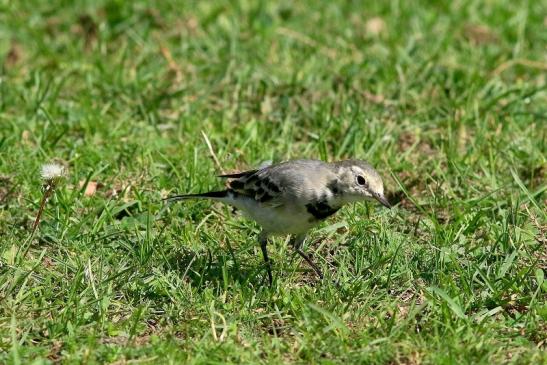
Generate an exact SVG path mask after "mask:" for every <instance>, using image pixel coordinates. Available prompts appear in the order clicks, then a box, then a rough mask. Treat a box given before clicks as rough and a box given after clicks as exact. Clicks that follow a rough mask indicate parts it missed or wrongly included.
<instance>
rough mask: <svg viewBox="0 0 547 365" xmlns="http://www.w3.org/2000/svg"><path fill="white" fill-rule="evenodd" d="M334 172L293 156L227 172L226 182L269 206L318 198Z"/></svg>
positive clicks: (311, 161) (319, 164) (317, 162)
mask: <svg viewBox="0 0 547 365" xmlns="http://www.w3.org/2000/svg"><path fill="white" fill-rule="evenodd" d="M332 175H333V172H332V170H331V169H330V168H329V165H328V164H327V163H325V162H322V161H316V160H294V161H288V162H283V163H280V164H276V165H270V166H267V167H265V168H262V169H259V170H251V171H247V172H242V173H236V174H230V175H227V176H225V177H227V178H234V179H233V180H230V181H229V182H228V186H229V188H230V189H231V190H233V191H234V192H236V193H238V194H241V195H244V196H247V197H250V198H252V199H254V200H256V201H257V202H259V203H262V204H265V205H268V206H273V207H276V206H281V205H285V204H288V203H289V204H303V205H305V203H306V202H309V201H310V200H313V199H318V198H320V196H318V195H320V194H321V192H322V191H323V187H324V186H326V184H327V182H328V180H329V179H332Z"/></svg>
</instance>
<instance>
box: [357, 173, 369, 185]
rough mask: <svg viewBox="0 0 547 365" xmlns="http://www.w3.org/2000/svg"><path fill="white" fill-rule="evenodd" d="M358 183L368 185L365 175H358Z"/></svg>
mask: <svg viewBox="0 0 547 365" xmlns="http://www.w3.org/2000/svg"><path fill="white" fill-rule="evenodd" d="M357 184H359V185H366V184H367V181H366V180H365V178H364V177H362V176H361V175H359V176H357Z"/></svg>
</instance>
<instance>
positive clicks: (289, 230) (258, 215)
mask: <svg viewBox="0 0 547 365" xmlns="http://www.w3.org/2000/svg"><path fill="white" fill-rule="evenodd" d="M218 177H220V178H223V179H227V183H226V189H223V190H218V191H209V192H205V193H198V194H182V195H174V196H170V197H168V198H166V199H164V200H167V201H169V202H174V201H180V200H186V199H210V200H213V201H219V202H222V203H225V204H228V205H230V206H232V207H234V208H235V209H237V210H240V211H242V212H243V214H244V215H246V216H247V217H249V218H251V219H252V220H254V221H256V222H257V223H258V225H259V226H261V227H262V230H261V232H260V233H259V235H258V243H259V244H260V248H261V251H262V256H263V259H264V263H265V265H266V270H267V274H268V279H269V282H270V285H272V283H273V275H272V269H271V261H270V258H269V256H268V250H267V244H268V241H269V238H270V237H272V236H277V235H290V236H291V239H290V241H289V242H290V244H291V245H292V247H293V248H294V250H295V251H296V253H298V255H300V256H301V257H302V258H303V259H304V260H305V261H306V262H307V263H308V264H309V265H310V266H311V268H312V269H313V270H314V271H315V272H316V274H317V276H318V277H319V278H320V279H323V277H324V276H323V273H322V272H321V269H320V268H319V266H317V265H316V264H315V263H314V262H313V261H312V260H311V258H310V257H309V255H308V254H307V253H306V252H304V251H303V250H302V245H303V243H304V241H305V239H306V236H307V233H308V232H309V230H310V229H311V228H313V227H315V226H317V225H319V224H320V223H321V222H323V221H324V220H326V219H327V218H329V217H331V216H332V215H334V214H335V213H336V212H338V211H339V210H340V209H341V208H342V207H343V206H344V205H346V204H351V203H354V202H360V201H366V200H375V201H377V202H379V203H380V204H382V205H383V206H385V207H387V208H391V205H390V203H389V202H388V200H387V199H386V197H385V194H384V184H383V181H382V178H381V177H380V174H378V172H377V171H376V170H375V169H374V168H373V167H372V166H371V165H370V164H369V163H368V162H366V161H363V160H358V159H350V160H342V161H336V162H324V161H320V160H312V159H300V160H289V161H285V162H281V163H277V164H270V165H267V166H261V167H259V168H257V169H254V170H249V171H243V172H236V173H230V174H222V175H219V176H218Z"/></svg>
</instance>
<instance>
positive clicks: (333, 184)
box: [327, 179, 341, 195]
mask: <svg viewBox="0 0 547 365" xmlns="http://www.w3.org/2000/svg"><path fill="white" fill-rule="evenodd" d="M327 189H329V190H330V192H331V193H332V195H340V194H341V192H340V188H339V187H338V180H336V179H335V180H331V181H329V182H328V183H327Z"/></svg>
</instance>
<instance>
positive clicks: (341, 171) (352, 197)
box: [334, 160, 391, 208]
mask: <svg viewBox="0 0 547 365" xmlns="http://www.w3.org/2000/svg"><path fill="white" fill-rule="evenodd" d="M334 165H335V167H336V168H337V171H338V179H339V180H338V183H339V185H340V188H341V190H342V192H343V194H344V200H346V201H347V202H352V201H362V200H377V201H378V202H380V203H381V204H382V205H383V206H385V207H387V208H391V205H390V204H389V202H388V201H387V199H386V198H385V196H384V183H383V182H382V178H381V177H380V175H379V174H378V173H377V172H376V170H374V168H373V167H372V166H370V165H369V164H368V163H366V162H365V161H361V160H346V161H340V162H336V163H335V164H334Z"/></svg>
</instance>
